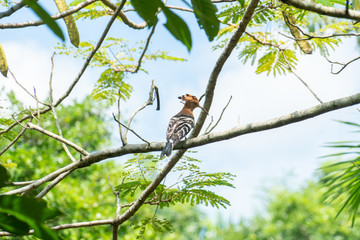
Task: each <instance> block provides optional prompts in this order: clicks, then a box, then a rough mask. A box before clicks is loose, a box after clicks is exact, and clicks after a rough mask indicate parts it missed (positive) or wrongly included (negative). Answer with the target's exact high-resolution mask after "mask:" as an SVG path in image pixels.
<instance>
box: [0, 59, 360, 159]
mask: <svg viewBox="0 0 360 240" xmlns="http://www.w3.org/2000/svg"><path fill="white" fill-rule="evenodd" d="M359 59H360V57H356V58H354V59H352V60H350V61H349V62H347V63H340V62H333V61H330V60H329V59H328V58H326V60H328V62H329V63H331V73H332V74H339V73H340V72H341V71H342V70H344V69H345V68H346V67H347V66H348V65H349V64H350V63H352V62H355V61H357V60H359ZM334 64H338V65H341V66H342V68H341V69H340V70H339V71H337V72H334V71H333V65H334ZM0 155H1V154H0Z"/></svg>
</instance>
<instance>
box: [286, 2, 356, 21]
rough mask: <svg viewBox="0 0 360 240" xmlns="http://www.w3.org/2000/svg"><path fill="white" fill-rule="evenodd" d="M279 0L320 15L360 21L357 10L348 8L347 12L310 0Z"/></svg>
mask: <svg viewBox="0 0 360 240" xmlns="http://www.w3.org/2000/svg"><path fill="white" fill-rule="evenodd" d="M281 1H282V2H283V3H285V4H288V5H291V6H294V7H296V8H300V9H303V10H307V11H311V12H315V13H318V14H321V15H326V16H331V17H337V18H346V19H352V20H356V21H360V12H358V11H353V10H348V13H347V12H346V9H339V8H335V7H326V6H323V5H321V4H319V3H315V2H313V1H310V0H281Z"/></svg>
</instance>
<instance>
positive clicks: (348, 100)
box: [2, 93, 360, 195]
mask: <svg viewBox="0 0 360 240" xmlns="http://www.w3.org/2000/svg"><path fill="white" fill-rule="evenodd" d="M359 103H360V93H358V94H354V95H351V96H348V97H344V98H339V99H336V100H333V101H329V102H325V103H322V104H319V105H316V106H314V107H311V108H307V109H304V110H300V111H295V112H293V113H290V114H287V115H284V116H281V117H278V118H274V119H270V120H267V121H262V122H257V123H249V124H246V125H240V126H236V127H233V128H230V129H228V130H226V131H222V132H214V133H210V134H207V135H201V136H199V137H196V138H192V139H188V140H186V141H181V142H180V143H179V144H177V145H176V146H175V147H174V149H188V148H194V147H198V146H203V145H207V144H210V143H215V142H219V141H224V140H229V139H231V138H235V137H239V136H242V135H245V134H249V133H254V132H261V131H265V130H270V129H274V128H278V127H282V126H286V125H289V124H293V123H296V122H300V121H304V120H307V119H310V118H313V117H316V116H319V115H321V114H324V113H327V112H331V111H334V110H337V109H341V108H345V107H349V106H353V105H355V104H359ZM164 145H165V144H164V143H163V142H153V143H150V144H127V145H126V146H123V147H118V148H113V149H107V150H104V151H100V152H95V153H91V154H89V155H88V156H85V157H84V158H82V159H80V160H78V161H76V162H73V163H71V164H69V165H67V166H65V167H63V168H60V169H58V170H56V171H54V172H52V173H50V174H48V175H47V176H45V177H43V178H41V179H38V180H36V181H35V182H33V183H31V184H29V185H27V186H25V187H22V188H19V189H15V190H12V191H9V192H6V193H3V194H2V195H12V194H19V193H23V192H25V191H29V190H30V191H31V190H33V189H36V188H38V187H39V186H41V185H42V184H43V183H45V182H48V181H51V180H53V179H55V178H56V177H58V176H59V175H60V174H62V173H64V172H67V171H69V170H75V169H78V168H83V167H87V166H90V165H92V164H94V163H97V162H101V161H103V160H105V159H108V158H114V157H119V156H123V155H127V154H133V153H147V152H153V151H161V150H162V149H163V147H164Z"/></svg>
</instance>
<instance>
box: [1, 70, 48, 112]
mask: <svg viewBox="0 0 360 240" xmlns="http://www.w3.org/2000/svg"><path fill="white" fill-rule="evenodd" d="M8 71H9V73H10V74H11V76H12V78H13V79H14V81H15V82H16V84H17V85H19V86H20V87H21V88H22V89H23V90H24V91H25V92H26V93H27V94H28V95H29V96H30V97H32V98H33V99H34V100H35V101H36V102H40V103H41V104H42V105H45V106H49V104H47V103H44V102H41V101H39V100H38V99H37V97H36V96H34V95H33V94H31V93H30V92H29V91H28V90H27V89H26V88H25V87H24V86H23V85H21V83H20V82H18V80H17V79H16V77H15V75H14V74H13V72H12V71H11V70H10V68H9V69H8Z"/></svg>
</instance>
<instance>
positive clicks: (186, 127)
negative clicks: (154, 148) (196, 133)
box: [160, 94, 207, 158]
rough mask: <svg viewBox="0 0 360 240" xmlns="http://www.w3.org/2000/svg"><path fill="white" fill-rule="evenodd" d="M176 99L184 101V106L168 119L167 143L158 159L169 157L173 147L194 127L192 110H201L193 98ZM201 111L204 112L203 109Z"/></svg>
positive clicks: (184, 96) (188, 95)
mask: <svg viewBox="0 0 360 240" xmlns="http://www.w3.org/2000/svg"><path fill="white" fill-rule="evenodd" d="M178 98H179V99H181V100H183V101H185V104H184V107H183V108H182V109H181V111H180V112H179V113H178V114H176V115H175V116H173V117H172V118H171V119H170V122H169V126H168V129H167V131H166V141H167V142H166V145H165V147H164V149H163V150H162V152H161V154H160V158H162V157H164V156H165V155H166V156H168V157H169V156H170V155H171V152H172V150H173V148H174V146H175V145H176V144H177V143H178V142H179V141H180V140H181V139H182V138H183V137H185V136H186V135H187V134H188V133H189V132H190V130H191V129H192V128H193V127H194V125H195V120H194V114H193V111H194V109H195V108H197V107H199V108H201V109H203V108H202V107H201V106H200V103H199V100H198V99H197V97H195V96H192V95H190V94H186V95H182V96H181V97H178ZM203 110H204V111H205V109H203ZM205 112H206V111H205ZM206 113H207V112H206Z"/></svg>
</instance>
